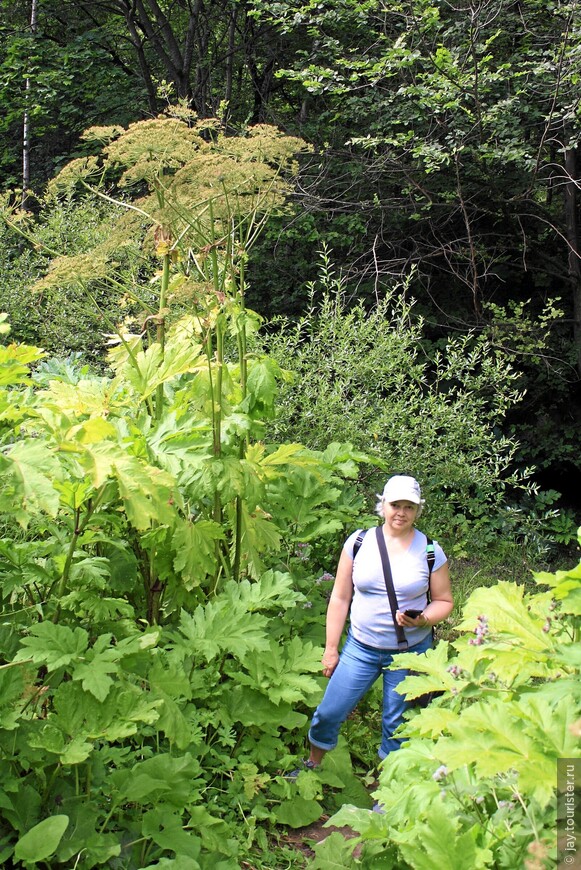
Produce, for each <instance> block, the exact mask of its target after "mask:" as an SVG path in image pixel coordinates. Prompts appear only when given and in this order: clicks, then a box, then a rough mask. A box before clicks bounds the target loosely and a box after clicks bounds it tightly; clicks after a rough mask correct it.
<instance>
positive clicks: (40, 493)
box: [0, 441, 64, 528]
mask: <svg viewBox="0 0 581 870" xmlns="http://www.w3.org/2000/svg"><path fill="white" fill-rule="evenodd" d="M63 474H64V472H63V469H62V467H61V465H60V463H59V461H58V459H57V457H56V455H55V453H54V451H52V450H51V449H50V447H48V446H46V445H44V444H42V443H37V442H33V441H17V442H16V443H15V444H14V445H12V446H11V447H9V448H8V449H6V450H5V452H4V453H0V480H1V482H2V486H1V487H0V512H4V513H8V514H10V515H11V516H13V517H14V518H15V519H16V520H17V521H18V522H19V523H20V525H21V526H23V527H24V528H26V527H27V526H28V524H29V522H30V520H31V518H32V516H34V514H38V513H42V512H44V513H46V514H48V515H49V516H51V517H54V516H56V514H57V511H58V507H59V493H58V490H57V488H56V486H55V481H58V480H60V479H61V478H62V476H63Z"/></svg>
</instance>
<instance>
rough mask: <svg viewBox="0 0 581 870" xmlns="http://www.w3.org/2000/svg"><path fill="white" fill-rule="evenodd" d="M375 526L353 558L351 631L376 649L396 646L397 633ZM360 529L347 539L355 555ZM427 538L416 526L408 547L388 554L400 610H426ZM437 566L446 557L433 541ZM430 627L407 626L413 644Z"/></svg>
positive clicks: (423, 636) (406, 633) (409, 640)
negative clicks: (402, 550) (402, 551)
mask: <svg viewBox="0 0 581 870" xmlns="http://www.w3.org/2000/svg"><path fill="white" fill-rule="evenodd" d="M375 534H376V533H375V528H372V529H369V530H368V531H367V533H366V535H365V537H364V538H363V541H362V543H361V547H360V548H359V550H358V552H357V555H356V557H355V560H354V562H353V600H352V602H351V613H350V620H351V632H352V634H353V636H354V637H355V639H356V640H358V641H360V642H361V643H364V644H367V646H372V647H376V648H377V649H397V648H398V645H397V635H396V633H395V627H394V624H393V618H392V615H391V609H390V606H389V598H388V597H387V590H386V588H385V580H384V578H383V568H382V565H381V556H380V554H379V548H378V546H377V538H376V536H375ZM357 535H358V532H353V534H352V535H350V536H349V537H348V538H347V540H346V541H345V545H344V548H345V550H346V551H347V552H348V554H349V555H350V556H351V558H353V545H354V544H355V540H356V538H357ZM427 540H428V539H427V538H426V536H425V535H424V534H423V532H420V531H418V530H417V529H414V536H413V538H412V542H411V544H410V546H409V547H408V549H407V550H406V551H405V552H404V553H400V554H398V555H397V556H391V555H390V557H389V563H390V566H391V574H392V578H393V585H394V589H395V594H396V597H397V601H398V605H399V610H410V609H412V608H413V609H414V610H423V609H424V608H425V607H426V603H427V597H426V595H427V591H428V578H429V570H428V562H427V558H426V545H427ZM433 543H434V555H435V561H434V567H433V570H434V571H437V570H438V568H441V567H442V565H444V564H445V562H446V561H447V558H446V554H445V553H444V551H443V550H442V548H441V547H440V545H439V544H438V542H437V541H434V542H433ZM431 630H432V629H431V628H430V627H429V626H428V627H422V628H406V629H404V631H405V636H406V639H407V641H408V644H409V645H410V646H413V645H414V644H416V643H419V642H420V641H421V640H423V639H424V638H425V637H427V636H428V635H429V634H430V632H431Z"/></svg>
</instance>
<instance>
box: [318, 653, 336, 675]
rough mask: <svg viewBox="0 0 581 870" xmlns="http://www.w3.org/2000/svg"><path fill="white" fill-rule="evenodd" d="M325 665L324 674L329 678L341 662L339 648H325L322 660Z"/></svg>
mask: <svg viewBox="0 0 581 870" xmlns="http://www.w3.org/2000/svg"><path fill="white" fill-rule="evenodd" d="M321 664H322V665H323V676H324V677H327V678H329V677H330V676H332V674H333V671H334V670H335V668H336V667H337V665H338V664H339V653H338V652H337V650H325V652H324V653H323V658H322V661H321Z"/></svg>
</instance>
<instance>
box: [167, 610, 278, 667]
mask: <svg viewBox="0 0 581 870" xmlns="http://www.w3.org/2000/svg"><path fill="white" fill-rule="evenodd" d="M179 627H180V631H181V633H182V635H183V636H184V638H185V639H186V641H187V648H188V650H189V651H190V653H192V654H194V655H196V656H199V657H201V658H203V659H205V660H206V661H207V662H210V661H212V659H214V658H216V656H219V655H221V654H224V653H231V654H232V655H233V656H235V657H236V658H242V657H244V656H245V655H246V654H247V653H248V652H251V651H257V652H264V651H265V650H267V649H268V638H267V636H266V632H265V627H266V617H264V616H261V615H260V614H255V615H254V616H253V617H252V619H249V618H248V615H247V613H246V611H245V610H244V608H242V607H237V608H232V607H231V606H229V605H228V603H227V602H225V601H223V600H218V599H216V600H214V601H210V602H209V603H208V604H206V606H205V607H202V605H200V606H199V607H197V608H196V609H195V611H194V613H193V614H189V613H186V611H185V610H182V612H181V614H180V625H179Z"/></svg>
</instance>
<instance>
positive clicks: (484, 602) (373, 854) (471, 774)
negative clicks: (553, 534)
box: [310, 563, 581, 870]
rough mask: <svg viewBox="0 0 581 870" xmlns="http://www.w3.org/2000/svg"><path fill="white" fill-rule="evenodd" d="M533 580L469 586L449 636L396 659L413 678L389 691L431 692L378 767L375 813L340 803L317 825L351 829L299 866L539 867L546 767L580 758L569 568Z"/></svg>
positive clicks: (580, 571)
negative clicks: (454, 634)
mask: <svg viewBox="0 0 581 870" xmlns="http://www.w3.org/2000/svg"><path fill="white" fill-rule="evenodd" d="M535 581H536V584H537V588H536V590H535V591H533V592H530V593H527V592H525V591H524V589H523V587H522V586H519V585H517V584H514V583H505V582H503V583H499V584H498V585H497V586H494V587H490V588H479V589H476V590H475V591H474V593H473V594H472V595H471V597H470V599H469V600H468V602H467V603H466V606H465V608H464V614H463V619H462V621H461V622H460V624H459V625H458V626H457V628H458V630H459V631H460V632H461V633H462V637H460V638H459V639H458V640H457V641H455V642H453V643H451V644H448V643H440V644H439V645H438V646H437V647H436V648H435V649H434V650H432V651H429V652H428V653H427V654H426V655H425V656H421V657H417V656H409V664H410V665H413V668H414V669H415V670H416V671H417V672H419V675H418V676H413V677H408V678H407V679H406V681H405V683H404V684H402V691H404V692H406V694H407V695H408V697H415V696H417V695H419V694H421V693H422V692H424V691H426V690H428V689H430V690H431V689H437V690H442V691H443V692H444V695H443V696H442V697H441V698H440V699H438V700H437V701H435V702H433V704H432V705H431V706H430V707H428V708H427V709H425V710H421V711H420V712H417V711H416V712H414V713H412V714H411V717H410V718H409V721H408V722H407V723H406V724H404V725H403V726H402V731H401V733H402V735H403V736H405V737H406V738H407V741H408V742H406V743H405V744H404V746H403V747H402V749H401V750H400V751H399V752H397V753H393V754H392V755H391V756H389V757H388V759H387V760H386V761H385V763H384V765H383V767H382V771H381V774H380V786H379V789H378V791H377V794H376V797H377V798H378V799H379V800H380V801H381V802H382V804H383V806H384V808H385V815H383V816H381V815H378V814H376V813H369V812H365V811H361V810H357V809H355V808H353V807H343V809H342V810H340V811H339V813H337V814H336V815H335V816H334V817H333V818H332V819H331V820H330V822H329V824H333V825H349V826H350V827H351V828H353V829H354V830H355V831H358V832H359V837H355V838H354V839H352V840H350V841H348V842H345V843H343V842H342V841H341V838H340V835H336V834H333V835H332V839H331V838H329V839H328V840H326V841H325V842H324V843H323V844H322V845H321V846H320V847H318V848H317V858H316V860H315V861H314V862H313V863H312V864H311V865H310V866H312V867H313V868H318V870H323V868H328V867H331V866H333V867H341V866H344V867H351V866H357V865H358V864H361V865H362V866H369V867H371V866H373V867H385V868H394V870H395V868H413V870H424V868H425V870H427V868H432V867H463V868H467V870H469V868H485V867H488V868H494V870H501V868H507V870H512V868H514V867H526V868H528V870H542V868H547V867H554V866H555V865H556V861H557V850H558V849H559V851H560V852H561V856H560V857H561V858H562V857H563V854H562V850H563V849H564V845H565V840H564V838H563V840H562V841H561V842H559V843H558V842H557V831H556V827H555V818H556V816H557V802H558V791H557V765H558V761H559V759H565V758H569V759H573V758H580V757H581V743H580V737H581V681H580V680H579V671H580V667H581V657H580V655H579V634H580V630H581V563H579V564H578V565H577V567H576V568H573V569H572V570H569V571H559V572H557V573H556V574H547V573H544V572H543V573H537V574H536V575H535ZM361 843H363V844H364V849H363V852H362V854H361V861H359V860H355V859H353V857H352V853H353V849H354V848H355V846H356V845H358V844H361ZM331 855H332V857H333V861H332V863H331V861H330V858H331ZM339 856H340V857H339Z"/></svg>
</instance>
